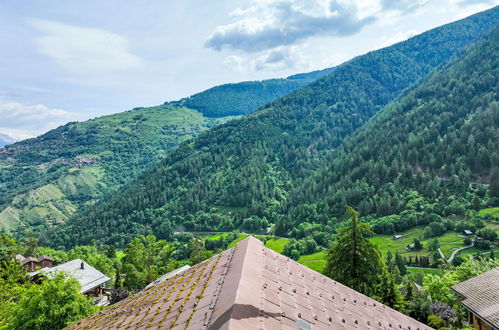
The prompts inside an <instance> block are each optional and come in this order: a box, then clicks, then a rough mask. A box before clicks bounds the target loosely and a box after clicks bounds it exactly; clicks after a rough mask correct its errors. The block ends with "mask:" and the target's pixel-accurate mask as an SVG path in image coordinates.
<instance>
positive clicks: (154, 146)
mask: <svg viewBox="0 0 499 330" xmlns="http://www.w3.org/2000/svg"><path fill="white" fill-rule="evenodd" d="M330 70H332V69H326V70H322V71H314V72H310V73H303V74H300V75H297V76H291V77H288V78H286V79H271V80H264V81H256V82H242V83H236V84H227V85H222V86H217V87H214V88H211V89H209V90H207V91H205V92H201V93H198V94H196V95H193V96H192V97H190V98H187V99H183V100H181V101H177V102H167V103H165V104H164V105H161V106H155V107H147V108H135V109H134V110H132V111H126V112H122V113H118V114H114V115H110V116H105V117H100V118H96V119H93V120H89V121H85V122H81V123H68V124H67V125H64V126H61V127H59V128H57V129H54V130H52V131H49V132H48V133H46V134H44V135H42V136H40V137H37V138H35V139H29V140H25V141H21V142H18V143H15V144H13V145H10V146H8V147H6V148H4V149H0V232H1V231H5V232H11V231H15V230H21V231H22V230H24V229H26V228H33V227H34V226H44V225H47V224H48V225H52V224H60V223H63V222H64V221H66V220H67V219H68V217H70V216H71V215H72V214H73V213H74V212H75V210H77V209H78V208H79V207H81V206H82V205H85V204H86V205H88V204H93V203H95V202H97V201H99V200H100V199H101V198H103V197H104V196H106V195H108V194H110V193H112V192H114V191H116V190H117V189H119V188H120V187H121V186H122V185H124V184H126V183H128V182H130V181H131V180H133V179H134V178H136V177H137V176H138V175H139V174H140V173H142V172H143V171H144V170H145V169H146V168H147V167H148V166H150V165H152V164H154V163H155V162H157V161H158V160H160V159H163V158H164V157H165V156H166V155H167V154H168V153H169V152H170V151H171V150H173V149H175V148H176V147H177V146H178V145H179V144H180V143H181V142H183V141H186V140H189V139H191V138H193V137H195V136H197V135H198V134H199V133H201V132H202V131H204V130H206V129H209V128H211V127H213V126H215V125H218V124H220V123H223V122H226V121H228V120H230V119H233V118H235V117H237V115H240V114H243V113H249V112H252V111H254V110H256V109H257V108H258V107H260V106H261V105H263V104H265V103H267V102H269V101H272V100H274V99H276V98H278V97H279V96H282V95H285V94H288V93H289V92H291V91H293V90H295V89H297V88H299V87H302V86H304V85H306V84H309V83H310V82H312V81H313V80H315V79H316V78H318V77H320V76H322V75H324V74H327V73H328V72H329V71H330ZM229 100H231V101H230V102H229ZM34 196H36V197H34Z"/></svg>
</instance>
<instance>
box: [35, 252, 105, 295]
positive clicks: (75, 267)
mask: <svg viewBox="0 0 499 330" xmlns="http://www.w3.org/2000/svg"><path fill="white" fill-rule="evenodd" d="M82 263H83V269H81V264H82ZM57 272H64V273H67V274H68V275H69V276H70V277H71V278H74V279H76V280H78V282H80V284H81V290H80V292H81V293H85V292H87V291H90V290H92V289H95V288H96V287H98V286H99V285H102V284H104V283H106V282H107V281H109V280H110V278H109V277H107V276H106V275H104V274H102V273H101V272H100V271H98V270H97V269H95V268H94V267H92V266H90V265H89V264H87V263H86V262H85V261H83V260H81V259H74V260H71V261H68V262H65V263H63V264H60V265H57V266H54V267H50V268H48V267H46V268H42V269H40V270H38V271H36V272H33V273H30V275H32V276H34V275H37V274H43V275H45V276H54V275H55V274H56V273H57Z"/></svg>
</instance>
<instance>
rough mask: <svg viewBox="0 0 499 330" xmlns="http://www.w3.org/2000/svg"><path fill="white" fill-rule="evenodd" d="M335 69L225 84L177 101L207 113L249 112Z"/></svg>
mask: <svg viewBox="0 0 499 330" xmlns="http://www.w3.org/2000/svg"><path fill="white" fill-rule="evenodd" d="M333 69H334V68H330V69H324V70H319V71H313V72H309V73H301V74H297V75H293V76H289V77H287V78H285V79H270V80H263V81H247V82H241V83H237V84H225V85H221V86H216V87H213V88H210V89H208V90H206V91H204V92H201V93H198V94H194V95H192V96H191V97H188V98H185V99H182V100H180V101H178V102H175V104H182V105H185V106H186V107H188V108H191V109H196V110H198V111H199V112H201V113H202V114H203V115H204V116H206V117H224V116H237V115H247V114H249V113H251V112H253V111H254V110H255V109H257V108H259V107H260V106H262V105H264V104H266V103H268V102H270V101H272V100H275V99H277V98H279V97H281V96H284V95H287V94H289V93H291V92H292V91H294V90H296V89H298V88H300V87H303V86H305V85H308V84H310V83H312V82H313V81H314V80H316V79H318V78H320V77H322V76H324V75H326V74H328V73H329V72H331V71H332V70H333Z"/></svg>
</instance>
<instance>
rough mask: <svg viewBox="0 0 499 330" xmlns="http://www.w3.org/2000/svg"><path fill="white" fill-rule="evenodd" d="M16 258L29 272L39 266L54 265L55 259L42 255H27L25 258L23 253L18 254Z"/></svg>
mask: <svg viewBox="0 0 499 330" xmlns="http://www.w3.org/2000/svg"><path fill="white" fill-rule="evenodd" d="M16 260H17V261H19V263H20V264H21V265H23V266H24V267H26V270H27V271H28V272H34V271H35V270H37V269H39V268H46V267H52V266H53V264H54V259H52V258H51V257H49V256H41V257H38V258H36V257H27V258H25V257H24V256H23V255H21V254H18V255H16Z"/></svg>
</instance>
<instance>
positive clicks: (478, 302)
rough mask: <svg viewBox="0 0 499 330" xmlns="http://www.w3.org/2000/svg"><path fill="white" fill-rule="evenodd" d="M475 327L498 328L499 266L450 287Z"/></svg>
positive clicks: (489, 329)
mask: <svg viewBox="0 0 499 330" xmlns="http://www.w3.org/2000/svg"><path fill="white" fill-rule="evenodd" d="M452 290H454V292H455V293H457V294H458V295H459V297H461V299H462V301H461V305H462V306H463V307H464V308H465V309H466V310H467V311H468V317H469V322H470V324H471V325H472V326H473V328H475V329H479V330H499V294H498V293H499V267H497V268H494V269H492V270H489V271H488V272H486V273H483V274H480V275H478V276H475V277H472V278H470V279H468V280H466V281H464V282H461V283H459V284H456V285H454V286H453V287H452Z"/></svg>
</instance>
